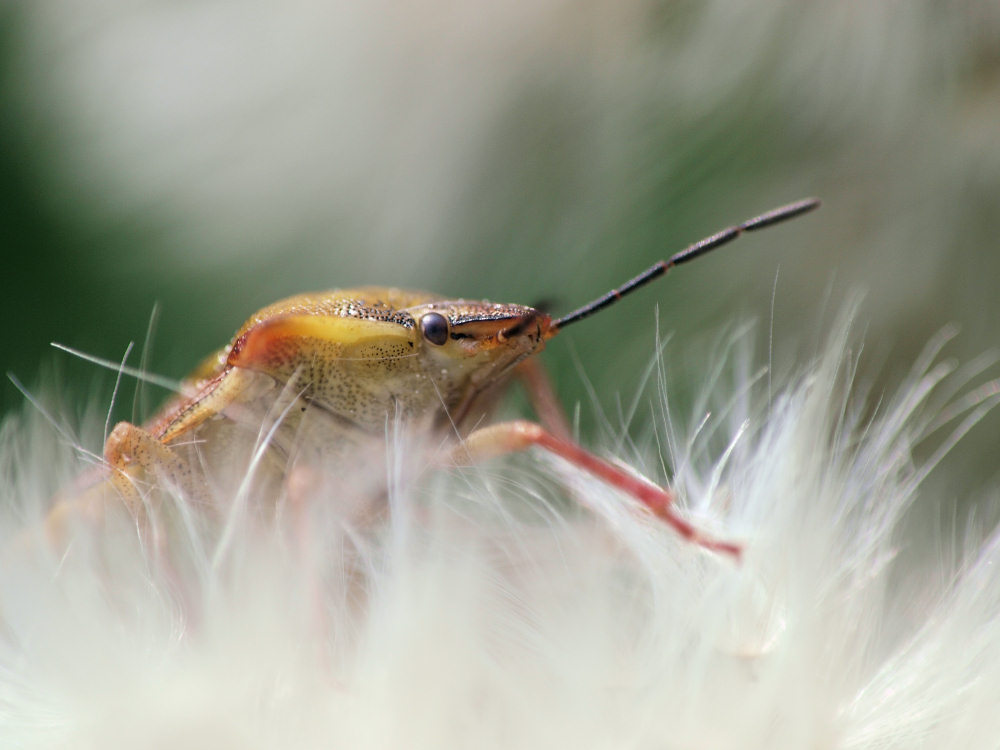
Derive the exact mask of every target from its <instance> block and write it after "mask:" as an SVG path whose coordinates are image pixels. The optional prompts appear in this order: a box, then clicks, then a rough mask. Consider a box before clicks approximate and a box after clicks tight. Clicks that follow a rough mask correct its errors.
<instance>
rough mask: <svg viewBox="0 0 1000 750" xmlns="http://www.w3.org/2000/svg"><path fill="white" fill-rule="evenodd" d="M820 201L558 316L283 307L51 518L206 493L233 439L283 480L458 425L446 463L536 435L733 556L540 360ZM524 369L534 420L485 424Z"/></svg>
mask: <svg viewBox="0 0 1000 750" xmlns="http://www.w3.org/2000/svg"><path fill="white" fill-rule="evenodd" d="M818 205H819V202H818V201H817V200H814V199H807V200H801V201H798V202H795V203H791V204H789V205H786V206H783V207H781V208H777V209H774V210H772V211H769V212H767V213H765V214H762V215H760V216H757V217H755V218H752V219H749V220H748V221H745V222H743V223H741V224H737V225H735V226H732V227H729V228H728V229H724V230H722V231H721V232H718V233H716V234H714V235H712V236H710V237H707V238H705V239H703V240H701V241H699V242H696V243H694V244H693V245H690V246H689V247H687V248H685V249H684V250H682V251H681V252H679V253H676V254H675V255H673V256H671V257H670V258H668V259H667V260H663V261H660V262H658V263H656V264H654V265H653V266H651V267H650V268H649V269H647V270H646V271H644V272H643V273H641V274H639V275H638V276H636V277H635V278H633V279H632V280H631V281H628V282H626V283H625V284H623V285H622V286H619V287H617V288H615V289H612V290H611V291H610V292H608V293H607V294H605V295H603V296H601V297H599V298H597V299H595V300H593V301H592V302H589V303H588V304H586V305H584V306H583V307H580V308H579V309H577V310H575V311H573V312H571V313H569V314H567V315H564V316H562V317H558V318H553V317H551V316H550V315H548V314H547V313H545V312H542V311H540V310H537V309H534V308H531V307H526V306H523V305H517V304H496V303H492V302H485V301H470V300H464V299H457V300H442V299H441V298H440V297H439V296H437V295H433V294H428V293H425V292H413V291H404V290H400V289H392V288H383V287H365V288H358V289H341V290H334V291H328V292H322V293H316V294H302V295H298V296H295V297H290V298H288V299H285V300H282V301H280V302H276V303H275V304H273V305H270V306H268V307H265V308H264V309H262V310H260V311H259V312H257V313H255V314H254V315H253V316H252V317H251V318H250V319H249V320H248V321H247V322H246V323H245V324H244V325H243V327H242V328H240V330H239V331H237V333H236V335H235V336H234V337H233V339H232V341H231V342H230V343H229V344H228V345H227V346H225V347H224V348H222V349H221V350H219V351H218V352H217V353H216V354H214V355H212V356H211V357H209V358H208V359H207V360H205V362H204V363H203V364H202V365H201V366H200V367H199V368H197V369H196V370H195V372H194V373H192V375H191V376H190V377H189V378H188V379H187V380H186V381H185V383H184V386H183V388H182V390H181V393H180V394H179V395H177V396H176V397H175V398H174V399H173V400H172V401H171V402H170V403H168V404H167V405H166V406H165V407H164V408H163V409H162V410H161V411H160V413H159V414H157V415H156V416H155V417H154V418H153V419H152V420H151V421H149V422H148V423H147V424H145V425H143V426H137V425H134V424H131V423H128V422H121V423H119V424H118V425H117V426H116V427H115V428H114V430H113V431H112V432H111V434H110V436H109V437H108V439H107V442H106V444H105V447H104V458H105V466H104V467H103V471H104V472H105V478H104V480H102V481H101V482H99V485H100V489H101V497H98V496H97V495H96V494H95V490H94V489H91V490H90V491H88V492H86V493H84V494H82V495H78V496H76V497H74V498H73V499H71V500H68V501H66V500H64V501H63V502H62V503H61V504H60V505H59V506H58V507H57V508H56V509H54V510H53V512H52V514H51V515H50V517H49V525H50V527H52V526H57V525H59V523H60V522H61V520H64V519H65V518H66V516H67V514H68V513H72V514H78V513H85V514H88V515H91V514H93V513H94V512H96V511H98V510H99V507H100V506H101V505H103V503H104V502H106V501H107V500H106V499H105V496H107V495H108V494H109V493H108V492H107V491H106V490H108V489H109V488H113V489H114V490H115V492H114V493H111V494H117V495H118V496H120V497H121V498H122V499H123V500H124V501H125V502H126V503H127V504H128V505H129V506H130V507H131V508H133V509H134V511H135V512H136V513H139V512H140V511H141V509H142V508H143V503H144V497H145V494H146V493H147V491H148V489H149V488H150V487H151V486H153V485H154V481H153V480H157V481H159V482H162V483H166V484H167V485H169V486H173V487H177V488H181V489H182V490H183V491H184V492H185V496H187V497H193V498H198V497H201V496H204V495H205V494H206V493H208V492H209V490H210V486H211V483H212V481H213V474H214V473H215V471H216V470H217V469H218V468H219V467H221V466H224V465H225V464H226V463H227V461H229V457H230V456H231V455H233V450H234V447H235V446H241V445H242V446H244V447H246V446H249V447H250V449H251V455H252V456H253V460H254V468H255V471H257V472H258V475H259V476H261V477H270V478H271V479H272V480H273V481H277V482H283V481H287V479H288V475H289V471H290V470H291V467H292V466H293V464H294V462H295V461H301V460H302V457H303V456H304V455H305V456H307V458H306V460H308V457H315V456H322V457H326V458H329V457H330V456H331V455H332V456H333V457H335V458H336V459H337V460H345V461H346V460H350V456H352V455H356V454H357V452H359V451H364V450H365V447H366V446H370V445H371V443H372V442H373V441H379V440H381V441H384V440H385V438H386V426H387V424H388V423H389V422H390V421H399V422H402V423H404V424H408V425H414V426H415V427H416V428H417V429H420V430H426V431H428V432H430V433H433V434H434V435H435V436H437V437H438V438H439V439H440V438H442V437H447V436H448V435H453V436H454V437H455V438H457V442H455V443H453V444H452V445H453V447H452V448H451V449H449V451H448V453H449V458H450V459H451V460H455V461H459V462H468V461H477V460H481V459H483V458H486V457H489V456H491V455H496V454H502V453H508V452H512V451H519V450H523V449H526V448H529V447H532V446H537V447H539V448H542V449H544V450H546V451H549V452H551V453H554V454H556V455H558V456H561V457H562V458H564V459H566V460H567V461H569V462H571V463H572V464H575V465H576V466H578V467H580V468H581V469H584V470H585V471H587V472H589V473H591V474H593V475H596V476H597V477H599V478H600V479H602V480H604V481H605V482H607V483H608V484H610V485H612V486H614V487H617V488H619V489H620V490H622V491H624V492H626V493H628V494H629V495H631V496H633V497H634V498H635V499H637V500H638V501H640V502H641V503H642V504H643V505H645V506H646V507H647V508H648V509H649V510H650V511H651V512H652V513H654V514H655V515H656V516H658V517H660V518H661V519H663V521H665V522H666V523H668V524H669V525H670V526H672V527H673V528H674V529H675V530H676V531H677V532H678V533H680V534H681V536H683V537H684V538H686V539H689V540H691V541H693V542H695V543H697V544H699V545H701V546H703V547H705V548H707V549H711V550H715V551H719V552H722V553H727V554H731V555H734V556H738V555H739V552H740V547H739V545H737V544H735V543H733V542H728V541H721V540H716V539H712V538H709V537H708V536H706V535H704V534H702V533H700V532H699V531H698V530H697V529H696V528H695V527H694V526H693V525H692V524H691V523H690V522H688V521H687V520H685V519H684V518H683V517H682V516H681V515H680V514H679V513H678V512H677V510H676V509H675V508H674V505H673V495H672V493H671V492H670V491H669V490H666V489H663V488H660V487H658V486H656V485H654V484H652V483H650V482H648V481H645V480H642V479H640V478H638V477H636V476H634V475H633V474H631V473H629V472H627V471H625V470H624V469H622V468H619V467H618V466H616V465H615V464H613V463H610V462H608V461H606V460H604V459H602V458H599V457H598V456H596V455H594V454H593V453H591V452H589V451H587V450H586V449H584V448H582V447H581V446H580V445H578V444H577V443H575V442H574V441H573V440H572V439H571V438H570V435H569V431H568V429H566V427H565V422H564V420H563V418H562V416H561V411H560V409H559V407H558V405H557V400H556V398H555V396H554V394H553V393H552V392H551V388H550V387H549V386H548V381H547V380H546V379H545V377H544V375H543V373H542V372H541V371H540V369H539V367H538V365H537V364H536V363H535V360H534V359H533V355H535V354H537V353H538V352H539V351H541V349H542V348H543V347H544V346H545V344H546V343H547V342H548V340H549V339H551V338H552V337H553V336H555V335H556V334H557V333H559V332H560V331H562V330H564V329H565V328H566V327H567V326H569V325H573V324H575V323H577V322H579V321H581V320H583V319H584V318H587V317H588V316H590V315H593V314H594V313H597V312H598V311H600V310H603V309H604V308H606V307H608V306H609V305H612V304H614V303H615V302H617V301H618V300H620V299H621V298H622V297H624V296H625V295H627V294H630V293H631V292H633V291H635V290H636V289H638V288H640V287H642V286H644V285H645V284H647V283H649V282H650V281H652V280H654V279H656V278H658V277H660V276H662V275H663V274H665V273H666V272H667V271H669V270H670V269H671V268H673V267H674V266H676V265H680V264H682V263H686V262H688V261H691V260H694V259H695V258H697V257H699V256H700V255H702V254H704V253H706V252H708V251H710V250H713V249H715V248H717V247H719V246H721V245H724V244H726V243H728V242H730V241H732V240H734V239H736V238H737V237H738V236H739V235H741V234H743V233H744V232H749V231H754V230H757V229H762V228H764V227H767V226H770V225H772V224H776V223H778V222H781V221H785V220H787V219H791V218H793V217H795V216H799V215H800V214H803V213H806V212H807V211H811V210H812V209H814V208H816V207H817V206H818ZM515 376H516V377H519V378H520V379H521V380H522V381H523V382H524V383H525V385H526V386H527V389H528V392H529V395H530V396H531V400H532V403H533V404H534V405H535V410H536V412H537V413H538V416H539V418H540V420H541V421H540V423H539V422H531V421H526V420H517V421H512V422H501V423H496V424H488V425H486V426H480V425H481V424H482V422H483V419H484V415H487V414H488V413H489V411H490V406H491V404H492V403H493V402H494V401H495V399H496V398H497V396H498V394H499V392H500V391H501V390H502V387H503V386H504V385H505V384H506V383H507V382H508V381H509V380H510V379H511V378H512V377H515ZM262 425H264V427H262ZM265 468H266V469H267V470H266V471H265V470H264V469H265Z"/></svg>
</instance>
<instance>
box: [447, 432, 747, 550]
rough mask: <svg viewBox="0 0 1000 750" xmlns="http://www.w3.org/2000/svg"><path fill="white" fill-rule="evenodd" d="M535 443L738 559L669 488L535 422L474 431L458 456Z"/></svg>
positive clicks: (490, 453)
mask: <svg viewBox="0 0 1000 750" xmlns="http://www.w3.org/2000/svg"><path fill="white" fill-rule="evenodd" d="M533 445H537V446H538V447H540V448H544V449H545V450H547V451H549V452H551V453H555V454H556V455H557V456H560V457H562V458H564V459H566V460H567V461H569V462H570V463H572V464H574V465H576V466H579V467H580V468H581V469H583V470H585V471H587V472H589V473H591V474H593V475H594V476H596V477H598V478H600V479H603V480H604V481H605V482H607V483H608V484H610V485H611V486H612V487H617V488H618V489H620V490H622V491H624V492H627V493H628V494H630V495H631V496H632V497H634V498H635V499H636V500H638V501H639V502H641V503H642V504H643V505H645V506H646V507H647V508H649V509H650V510H651V511H652V512H653V513H654V514H655V515H656V516H657V517H658V518H661V519H663V520H664V521H665V522H666V523H668V524H669V525H670V526H672V527H673V528H674V530H676V531H677V533H678V534H680V535H681V536H682V537H684V538H685V539H687V540H689V541H691V542H694V543H695V544H697V545H699V546H701V547H704V548H705V549H710V550H712V551H714V552H722V553H725V554H727V555H732V556H733V557H735V558H736V559H737V560H738V559H739V558H740V554H741V553H742V547H740V545H738V544H736V543H734V542H724V541H720V540H718V539H713V538H711V537H708V536H705V535H703V534H702V533H701V532H700V531H699V530H698V529H696V528H695V527H694V526H693V525H692V524H691V523H689V522H688V521H686V520H684V519H683V518H681V517H680V516H679V515H678V514H677V512H676V511H675V510H674V507H673V502H674V496H673V494H672V493H671V492H669V491H668V490H665V489H662V488H660V487H657V486H655V485H653V484H651V483H649V482H646V481H644V480H642V479H638V478H637V477H634V476H632V475H631V474H629V473H628V472H627V471H624V470H623V469H620V468H619V467H617V466H615V465H614V464H611V463H608V462H607V461H605V460H603V459H601V458H598V457H597V456H595V455H594V454H593V453H590V452H588V451H586V450H584V449H583V448H581V447H580V446H579V445H576V444H575V443H572V442H570V441H568V440H564V439H562V438H560V437H556V436H555V435H553V434H552V433H551V432H549V431H547V430H546V429H545V428H544V427H542V426H541V425H539V424H536V423H535V422H528V421H524V420H518V421H514V422H501V423H500V424H495V425H490V426H489V427H483V428H481V429H478V430H475V431H474V432H472V433H471V434H470V435H469V436H468V437H467V438H466V439H465V442H464V443H463V445H462V446H461V447H460V448H459V449H458V450H457V451H456V456H457V458H459V459H460V460H463V461H466V462H467V461H470V460H471V461H478V460H481V459H485V458H490V457H491V456H498V455H502V454H504V453H513V452H515V451H522V450H525V449H526V448H529V447H531V446H533Z"/></svg>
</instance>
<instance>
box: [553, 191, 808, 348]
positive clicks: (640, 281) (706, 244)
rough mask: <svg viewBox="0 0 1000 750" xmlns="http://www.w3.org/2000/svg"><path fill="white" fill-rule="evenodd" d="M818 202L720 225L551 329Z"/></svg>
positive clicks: (576, 311) (576, 318)
mask: <svg viewBox="0 0 1000 750" xmlns="http://www.w3.org/2000/svg"><path fill="white" fill-rule="evenodd" d="M818 206H819V200H818V199H816V198H805V199H804V200H800V201H795V203H789V204H788V205H787V206H781V207H780V208H773V209H771V210H770V211H768V212H767V213H764V214H761V215H760V216H755V217H754V218H752V219H747V220H746V221H744V222H743V223H742V224H736V225H735V226H731V227H729V228H728V229H723V230H722V231H721V232H716V233H715V234H713V235H712V236H711V237H706V238H705V239H703V240H699V241H698V242H695V243H694V244H693V245H688V246H687V247H686V248H684V249H683V250H681V251H680V252H679V253H676V254H675V255H673V256H671V257H670V258H668V259H667V260H661V261H659V262H657V263H655V264H654V265H652V266H650V267H649V268H648V269H646V270H645V271H643V272H642V273H640V274H639V275H638V276H636V277H635V278H634V279H632V280H631V281H627V282H625V283H624V284H622V285H621V286H620V287H618V288H616V289H612V290H611V291H610V292H608V293H607V294H605V295H603V296H601V297H598V298H597V299H595V300H594V301H593V302H588V303H587V304H586V305H584V306H583V307H581V308H579V309H578V310H574V311H573V312H571V313H570V314H569V315H564V316H563V317H561V318H559V319H558V320H554V321H552V329H558V328H565V327H566V326H568V325H569V324H570V323H576V321H578V320H583V319H584V318H586V317H589V316H590V315H593V314H594V313H595V312H597V311H598V310H603V309H604V308H605V307H607V306H608V305H612V304H614V303H615V302H617V301H618V300H620V299H621V298H622V297H624V296H625V295H626V294H629V293H630V292H634V291H635V290H636V289H638V288H639V287H641V286H645V285H646V284H648V283H649V282H650V281H652V280H653V279H658V278H659V277H660V276H663V274H665V273H666V272H667V271H669V270H670V269H671V268H673V267H674V266H676V265H680V264H681V263H686V262H687V261H689V260H694V259H695V258H697V257H698V256H699V255H704V254H705V253H707V252H708V251H709V250H714V249H715V248H717V247H720V246H722V245H725V244H727V243H729V242H732V241H733V240H735V239H736V238H737V237H739V236H740V235H741V234H743V233H744V232H753V231H755V230H757V229H763V228H764V227H769V226H771V225H772V224H778V223H779V222H782V221H787V220H788V219H793V218H795V217H796V216H801V215H802V214H804V213H808V212H809V211H812V210H813V209H814V208H817V207H818Z"/></svg>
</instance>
